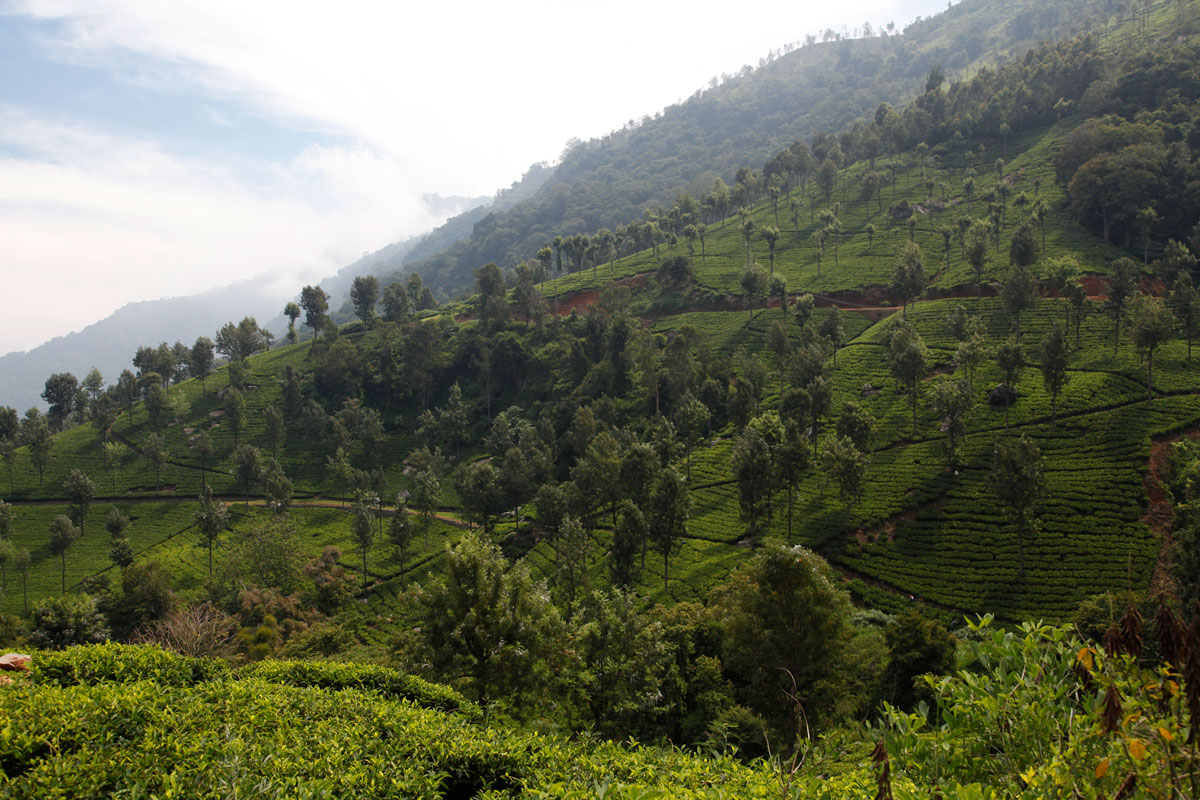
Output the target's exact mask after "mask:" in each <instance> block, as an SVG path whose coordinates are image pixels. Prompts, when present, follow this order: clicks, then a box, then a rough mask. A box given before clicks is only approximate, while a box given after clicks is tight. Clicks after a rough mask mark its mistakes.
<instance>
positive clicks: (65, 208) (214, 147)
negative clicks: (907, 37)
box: [0, 0, 946, 354]
mask: <svg viewBox="0 0 1200 800" xmlns="http://www.w3.org/2000/svg"><path fill="white" fill-rule="evenodd" d="M417 5H419V9H417V10H409V9H408V7H409V6H417ZM945 5H946V3H945V0H935V1H931V0H843V2H840V3H836V4H833V3H815V2H797V0H791V1H790V2H775V0H768V1H767V2H765V3H757V4H755V5H754V6H753V9H752V10H749V11H747V12H746V13H742V12H741V11H740V10H739V8H738V7H737V6H736V4H735V5H733V6H731V5H730V4H729V3H726V2H722V3H708V2H691V3H686V4H685V3H654V2H650V3H646V2H629V1H628V0H608V1H607V2H593V1H592V0H575V1H574V2H562V1H561V0H558V1H557V2H523V1H522V2H510V3H497V2H487V3H477V2H462V3H443V4H434V3H421V4H416V3H393V4H385V3H379V2H356V1H343V2H340V3H338V4H336V5H335V4H333V3H322V4H316V3H306V2H287V3H276V2H254V1H253V0H249V1H248V0H203V2H200V1H198V0H197V1H195V2H193V1H192V0H170V1H169V2H163V0H125V2H110V1H109V0H0V276H2V277H3V279H4V283H3V286H4V291H3V295H2V296H3V298H4V300H3V305H4V313H3V315H2V316H0V354H2V353H6V352H9V351H12V350H23V349H27V348H29V347H33V346H35V345H37V344H40V343H41V342H43V341H45V340H46V339H48V338H51V337H53V336H58V335H62V334H65V333H68V332H70V331H73V330H78V329H80V328H82V327H84V326H85V325H87V324H89V323H91V322H94V321H96V320H98V319H101V318H103V317H105V316H107V315H108V314H110V313H111V312H112V311H113V310H115V309H116V308H118V307H120V306H121V305H123V304H124V303H126V302H128V301H130V300H145V299H153V298H157V297H164V296H172V295H180V294H188V293H192V292H196V291H200V290H203V289H205V288H208V287H210V286H214V285H218V284H223V283H229V282H232V281H235V280H238V279H241V278H245V277H249V276H252V275H258V274H264V273H270V274H273V275H276V276H278V282H277V285H278V288H279V292H280V296H281V297H286V296H287V295H288V294H290V293H291V292H293V291H295V290H296V289H298V288H299V286H300V285H301V284H302V283H303V282H306V281H313V280H316V279H318V278H320V277H324V276H326V275H329V274H332V273H333V272H334V271H336V270H337V269H338V268H339V267H341V266H343V265H345V264H347V263H349V262H350V261H352V260H354V259H355V258H357V257H358V256H359V255H361V254H362V253H363V252H364V251H368V250H375V249H377V248H379V247H382V246H383V245H385V244H387V243H389V242H392V241H396V240H398V239H401V238H404V237H406V236H410V235H413V234H417V233H421V232H423V231H425V230H427V229H429V228H430V227H432V226H433V225H435V224H437V223H439V222H440V221H441V220H439V219H436V218H434V217H433V216H431V215H430V213H429V212H428V210H427V209H426V207H425V205H424V203H423V202H422V200H421V196H422V195H423V194H425V193H438V194H442V195H453V194H460V195H483V194H488V195H490V194H492V193H493V192H494V191H495V190H496V189H497V188H499V187H501V186H508V185H509V184H511V183H512V182H513V181H514V180H517V179H518V178H520V176H521V174H522V173H523V172H524V171H525V169H526V168H528V167H529V165H531V164H533V163H535V162H538V161H553V160H554V159H556V158H557V156H558V154H559V152H561V150H562V148H563V145H564V144H565V143H566V141H567V140H568V139H570V138H571V137H579V138H581V139H589V138H592V137H596V136H601V135H603V134H604V133H606V132H608V131H610V130H613V129H615V128H619V127H620V126H621V125H622V124H624V123H625V122H626V121H627V120H630V119H636V118H640V117H641V116H642V115H644V114H647V113H649V114H653V113H654V112H655V111H657V110H659V109H661V108H663V107H664V106H666V105H670V104H672V103H674V102H676V101H677V100H679V99H681V98H684V97H687V96H688V95H690V94H691V93H692V92H694V91H695V90H696V89H699V88H702V87H704V86H705V85H706V84H707V82H708V80H709V79H710V78H712V77H714V76H719V75H720V74H721V73H726V72H728V73H733V72H736V71H737V70H738V69H739V68H740V67H741V66H742V65H743V64H752V65H753V64H757V63H758V60H759V58H760V57H761V56H763V55H765V54H766V53H767V52H768V51H769V50H771V49H773V48H781V47H782V46H783V45H784V44H785V43H787V42H795V41H798V40H800V39H802V38H803V37H804V35H805V34H806V33H819V32H820V31H822V30H824V29H825V28H827V27H832V28H834V29H835V30H839V31H842V30H845V31H846V32H851V31H853V29H854V28H855V27H856V26H859V25H861V24H862V23H863V22H870V23H871V24H872V25H873V26H878V25H881V24H886V23H887V22H889V21H894V22H895V23H896V24H897V25H898V26H900V27H903V26H904V25H907V24H908V23H909V22H911V21H912V19H913V18H915V17H916V16H918V15H926V16H927V15H929V14H932V13H936V12H937V11H939V10H941V9H944V8H945Z"/></svg>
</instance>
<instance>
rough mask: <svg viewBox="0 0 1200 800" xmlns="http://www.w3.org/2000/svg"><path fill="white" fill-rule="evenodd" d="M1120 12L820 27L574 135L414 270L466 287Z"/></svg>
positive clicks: (1062, 4) (1017, 7)
mask: <svg viewBox="0 0 1200 800" xmlns="http://www.w3.org/2000/svg"><path fill="white" fill-rule="evenodd" d="M1116 9H1117V5H1116V4H1115V3H1110V2H1103V3H1096V2H1081V0H1055V2H1033V0H1022V2H1018V3H1012V2H994V0H964V1H963V2H960V3H957V4H955V5H953V6H948V8H947V10H946V11H945V12H943V13H940V14H938V15H936V16H934V17H930V18H928V19H925V20H921V21H918V22H916V23H914V24H912V25H910V26H909V27H907V28H906V29H905V30H904V31H902V32H900V31H896V30H894V29H893V30H891V31H889V30H887V29H884V28H881V29H880V30H879V31H878V32H877V34H878V35H876V36H873V37H872V36H867V37H864V38H859V39H843V38H841V36H840V35H836V36H834V35H833V34H832V32H830V34H831V36H830V37H828V38H823V41H821V42H817V41H816V39H815V37H811V38H810V39H809V40H808V41H807V42H805V44H804V46H802V47H799V48H796V49H790V48H785V50H788V51H787V52H783V53H782V54H775V55H776V56H777V57H774V58H772V59H766V58H764V59H763V60H762V61H761V62H760V64H759V65H758V68H757V69H752V68H750V67H746V68H744V69H743V70H741V71H739V72H738V73H737V74H736V75H725V76H722V80H721V81H720V82H715V81H714V84H715V85H714V84H710V85H709V86H708V87H706V88H704V89H699V90H697V91H696V93H695V94H694V95H692V96H691V97H689V98H688V99H687V100H685V101H683V102H681V103H678V104H675V105H672V106H669V107H667V108H665V109H663V111H662V112H661V113H657V114H655V115H654V116H653V117H652V118H651V117H649V116H646V117H643V118H642V119H641V120H640V121H632V120H631V124H628V125H626V126H625V127H623V128H621V129H620V130H617V131H614V132H613V133H611V134H609V135H607V136H605V137H602V138H600V139H595V140H592V141H588V142H580V143H578V144H576V145H575V146H574V147H573V148H571V149H570V150H569V151H567V152H565V153H564V155H563V158H562V161H561V163H560V164H559V165H558V166H557V168H556V169H555V171H554V173H553V175H552V176H550V177H549V179H548V180H545V183H544V184H543V185H541V186H540V187H537V189H536V192H534V193H533V196H532V197H530V198H528V199H523V200H522V202H520V203H518V204H516V205H515V206H514V207H513V208H512V209H510V210H508V211H504V212H500V211H497V212H495V213H492V214H488V215H487V216H485V217H483V218H482V219H478V220H477V221H474V222H473V230H472V233H471V235H470V237H469V238H464V239H463V240H461V241H460V242H459V243H458V244H456V245H453V246H450V247H448V248H447V249H446V250H444V251H443V252H441V253H437V254H434V255H427V254H426V253H425V252H424V250H414V252H413V254H412V255H411V256H410V257H409V258H408V259H407V263H406V266H405V269H406V270H412V271H416V272H420V273H421V275H422V276H423V278H424V279H425V281H426V283H428V284H430V285H432V286H436V287H440V288H442V289H444V290H446V291H448V292H452V293H453V292H456V291H462V290H464V289H466V288H468V287H469V286H470V285H471V272H472V270H474V269H476V268H478V267H481V266H483V265H484V264H485V263H487V262H489V261H490V262H495V263H497V264H499V265H501V266H502V267H512V266H515V265H516V264H517V263H518V262H520V261H523V260H525V259H529V258H532V257H533V256H534V254H535V253H536V252H537V250H538V248H540V247H542V246H543V244H544V242H546V241H549V240H550V239H553V238H554V237H555V236H565V237H569V236H573V235H576V234H580V233H594V232H595V231H598V230H600V229H602V228H608V229H610V230H615V229H616V227H617V226H618V225H620V224H624V223H627V222H629V221H630V220H633V219H637V218H639V217H640V216H641V214H642V211H643V210H644V209H654V208H662V207H666V206H669V205H670V204H671V203H672V202H674V201H675V199H676V196H677V195H678V194H679V193H680V192H683V191H686V192H690V193H692V194H693V195H695V196H696V197H697V198H702V197H703V196H704V195H705V194H706V193H707V192H709V190H710V189H711V188H712V185H713V181H714V180H715V179H716V178H721V179H723V180H724V181H725V182H726V183H728V184H729V185H731V186H732V185H733V183H734V178H735V171H736V170H737V168H738V167H741V166H744V165H747V164H754V165H757V164H761V163H762V162H763V161H765V160H766V159H767V158H768V157H769V156H771V155H773V154H775V153H776V152H778V151H779V150H780V149H782V148H784V147H787V146H788V145H790V144H791V143H792V142H794V141H796V140H798V139H808V138H809V137H811V136H812V134H814V133H815V132H817V131H826V132H829V133H837V132H840V131H842V130H844V129H846V128H847V127H849V126H850V125H851V124H852V123H853V122H855V120H860V119H868V120H869V119H873V118H874V117H875V114H876V110H877V108H878V107H879V105H880V104H881V103H889V104H891V105H893V106H897V107H902V106H903V105H905V104H907V103H908V102H909V101H910V100H911V99H912V98H913V97H915V96H916V95H917V94H919V92H920V90H921V87H922V86H923V85H924V83H925V80H926V77H927V75H928V74H929V71H930V68H931V67H932V66H933V65H935V64H936V65H940V67H941V68H942V70H943V71H944V74H945V75H946V76H947V77H948V78H951V79H960V78H964V77H967V76H969V75H971V74H973V73H974V72H975V71H976V70H978V69H980V68H981V67H984V66H987V65H995V64H998V63H1002V62H1003V61H1006V60H1008V59H1009V58H1012V57H1014V56H1016V55H1019V54H1021V53H1023V52H1024V51H1025V50H1026V49H1028V48H1029V47H1032V46H1034V45H1036V44H1038V43H1039V42H1048V41H1056V40H1059V39H1064V38H1067V37H1070V36H1072V35H1074V34H1076V33H1078V32H1079V31H1081V30H1090V29H1099V28H1100V27H1101V24H1102V23H1104V22H1106V21H1107V18H1108V15H1109V14H1111V13H1114V12H1115V11H1116ZM459 224H460V223H458V222H454V221H452V223H448V224H447V227H448V228H449V227H450V226H451V225H455V226H458V225H459Z"/></svg>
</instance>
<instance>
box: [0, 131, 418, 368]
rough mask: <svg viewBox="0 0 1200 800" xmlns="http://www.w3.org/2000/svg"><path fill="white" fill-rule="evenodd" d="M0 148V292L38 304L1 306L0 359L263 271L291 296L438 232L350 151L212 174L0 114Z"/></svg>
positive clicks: (394, 179) (398, 185)
mask: <svg viewBox="0 0 1200 800" xmlns="http://www.w3.org/2000/svg"><path fill="white" fill-rule="evenodd" d="M6 149H15V150H17V151H18V152H23V153H24V154H25V155H24V157H22V158H0V241H3V242H4V247H3V250H4V256H3V258H4V272H5V274H6V283H7V286H6V293H9V294H8V296H9V297H10V298H39V299H41V300H39V301H37V302H19V303H10V304H9V305H10V306H11V307H10V308H9V309H8V310H7V314H6V324H5V326H4V327H3V330H4V334H3V337H4V338H3V340H2V341H0V349H2V350H9V349H23V348H27V347H30V346H33V345H36V344H38V343H40V342H41V341H44V340H45V339H47V338H49V337H51V336H54V335H58V334H61V333H63V332H64V331H65V330H70V329H78V328H80V327H82V326H83V325H85V324H87V323H90V322H93V321H95V320H96V319H99V318H101V317H103V316H105V315H107V314H108V313H109V312H111V311H112V310H113V309H115V308H117V307H119V306H120V305H122V304H124V303H125V302H128V301H129V300H133V299H147V298H155V297H162V296H169V295H180V294H187V293H191V292H196V291H201V290H203V289H206V288H209V287H212V286H215V285H220V284H224V283H230V282H233V281H236V280H240V279H243V278H246V277H249V276H252V275H257V274H261V273H266V272H279V273H282V275H283V276H284V277H283V278H282V279H283V280H287V279H291V280H292V281H293V282H294V283H295V285H296V286H298V285H299V284H300V282H302V281H304V280H314V279H317V278H319V277H323V276H326V275H328V274H331V273H332V272H334V271H336V269H337V268H339V267H341V266H344V265H345V264H346V263H348V262H349V261H352V260H353V259H354V258H357V257H358V256H359V255H361V253H362V251H363V250H364V249H374V248H377V247H380V246H382V245H384V244H386V243H388V242H391V241H395V240H396V239H398V238H402V237H403V236H404V235H407V234H411V233H414V232H417V231H420V230H424V229H427V228H429V227H430V226H432V225H434V224H436V223H437V221H438V220H436V219H434V218H432V217H431V216H430V215H429V213H428V211H427V209H426V207H425V205H424V204H423V202H422V201H421V200H420V199H419V198H418V195H417V193H416V192H415V191H414V190H413V189H412V187H411V186H410V185H408V183H407V182H406V181H405V180H404V178H403V175H402V174H401V172H400V170H399V169H398V167H397V166H396V165H395V164H394V163H392V162H390V161H388V160H387V159H386V158H382V157H380V156H379V155H377V154H374V153H372V152H370V151H369V150H367V149H366V148H363V147H357V148H340V147H324V148H322V147H315V146H314V147H310V148H309V149H307V150H305V151H304V152H303V153H302V154H300V155H299V156H298V157H296V158H294V159H293V160H292V161H290V162H288V163H286V164H276V165H270V166H268V167H265V168H264V167H262V166H260V165H256V164H250V163H245V164H235V165H230V164H227V163H222V164H214V163H209V162H205V161H199V160H186V159H181V158H178V157H173V156H171V155H169V154H166V153H163V152H162V151H161V150H159V149H158V148H156V147H155V146H154V145H152V144H149V143H146V142H141V141H136V140H129V139H123V138H120V137H114V136H112V135H109V134H105V133H102V132H97V131H94V130H90V129H87V128H82V127H79V126H72V125H69V124H64V123H61V122H54V121H48V120H44V119H40V118H37V117H34V116H31V115H29V114H28V113H25V112H22V111H20V110H17V109H12V108H6V109H0V150H6ZM246 175H255V176H257V177H256V180H254V181H253V184H255V188H253V189H252V188H249V186H250V183H251V182H248V181H246V180H245V176H246ZM43 300H44V301H43Z"/></svg>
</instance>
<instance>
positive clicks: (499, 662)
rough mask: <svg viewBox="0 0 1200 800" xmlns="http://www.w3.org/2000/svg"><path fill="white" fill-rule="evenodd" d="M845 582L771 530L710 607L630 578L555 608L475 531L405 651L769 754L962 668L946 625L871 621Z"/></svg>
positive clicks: (526, 703) (531, 699) (496, 692)
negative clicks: (667, 601) (636, 588)
mask: <svg viewBox="0 0 1200 800" xmlns="http://www.w3.org/2000/svg"><path fill="white" fill-rule="evenodd" d="M839 584H840V582H839V581H838V580H837V578H836V576H835V574H834V573H833V571H832V570H831V569H830V567H829V566H828V564H826V563H825V562H824V561H823V560H822V559H821V558H820V557H818V556H816V555H815V554H813V553H812V552H810V551H808V550H805V549H804V548H800V547H789V546H785V545H783V544H781V543H780V542H778V541H773V542H768V543H766V544H765V545H764V546H763V547H761V548H760V549H759V550H758V551H757V553H756V554H755V556H754V557H753V558H752V559H751V560H750V561H749V562H748V563H747V564H746V565H744V566H743V567H741V568H739V569H738V570H737V571H736V572H735V573H734V574H733V575H732V576H731V577H730V580H729V581H728V582H726V583H724V584H723V585H722V586H721V587H719V588H718V589H716V590H714V593H713V596H712V597H711V598H710V602H708V603H706V604H703V605H702V604H699V603H680V604H677V605H674V606H661V607H655V608H651V609H648V610H645V609H642V608H641V607H640V604H639V603H638V602H637V600H636V598H635V597H633V596H632V595H629V594H627V593H625V592H623V591H621V590H620V589H610V590H592V591H589V592H586V593H583V594H582V596H580V597H579V598H577V600H576V601H575V602H571V603H559V604H555V601H554V593H553V592H552V591H551V589H550V587H548V586H547V585H546V584H545V583H543V582H541V581H538V580H536V579H535V578H534V577H533V576H532V575H531V573H530V572H529V570H528V568H527V566H526V564H525V563H524V562H521V561H518V562H516V563H510V562H509V561H508V559H506V558H505V557H504V555H503V554H502V553H501V551H500V550H499V549H498V548H497V547H496V546H495V545H493V544H491V543H490V542H488V541H487V540H486V539H484V538H482V537H479V536H468V537H466V538H465V539H464V540H462V541H461V542H460V543H459V544H458V545H457V546H456V547H454V548H453V549H452V550H451V551H450V553H449V561H448V564H447V569H446V571H445V573H444V574H443V575H442V576H441V577H439V578H438V579H436V580H434V581H433V582H432V583H430V584H429V585H427V586H424V587H419V588H414V589H413V591H412V595H411V598H410V600H411V602H412V604H413V607H414V608H415V609H416V618H415V619H414V621H413V622H414V628H413V629H410V630H408V631H406V632H405V633H404V634H403V635H401V636H399V637H398V638H397V640H396V642H395V644H394V656H395V658H396V659H397V660H398V661H399V663H400V664H401V665H402V666H404V667H406V668H409V669H415V670H420V671H423V672H425V673H426V674H428V675H430V676H431V677H433V678H436V679H439V680H442V681H447V682H451V683H452V684H453V685H456V686H459V687H461V688H462V689H463V690H464V691H465V692H466V693H468V694H469V695H470V696H472V697H474V698H477V699H479V700H482V701H487V702H491V703H498V704H501V705H502V706H504V707H506V708H508V709H511V710H514V711H515V710H517V709H519V711H518V712H517V713H518V714H519V715H521V716H524V717H537V718H539V719H543V720H545V719H557V720H559V721H560V722H562V723H564V724H565V725H567V726H568V727H570V728H572V729H579V728H582V727H589V728H590V729H592V730H594V731H596V732H598V733H600V734H602V735H606V736H612V737H615V738H621V739H624V738H628V737H634V738H637V739H640V740H643V741H644V740H647V739H661V738H669V739H670V740H671V741H674V742H676V743H709V744H711V745H719V746H727V745H729V744H737V745H738V746H739V748H740V752H741V753H742V754H743V755H744V756H751V757H752V756H756V755H765V754H766V752H767V748H768V747H769V746H770V743H775V744H776V746H779V745H780V743H784V742H791V741H794V737H795V735H796V734H797V733H798V732H801V731H798V730H797V726H798V724H801V719H803V720H804V722H806V723H807V724H808V725H809V732H811V733H814V734H815V733H818V732H820V731H823V730H828V729H829V727H830V726H832V725H834V724H836V723H838V722H840V721H846V720H850V719H857V718H860V715H861V714H863V713H866V712H867V711H868V709H869V708H870V707H871V706H872V705H873V704H875V703H877V702H878V701H879V700H880V699H887V700H889V701H891V702H893V703H897V704H898V705H900V706H901V707H911V706H912V705H914V704H915V703H916V702H918V701H919V700H920V699H921V698H922V697H924V696H925V695H924V694H923V693H922V690H921V689H920V688H919V684H918V683H916V682H914V678H915V676H917V675H919V674H923V673H930V672H932V673H941V672H945V671H947V670H949V669H950V668H951V667H952V665H953V652H954V638H953V637H952V636H951V635H950V634H949V633H948V632H947V631H946V630H945V628H943V627H942V626H941V625H940V624H938V623H936V622H931V621H929V620H926V619H923V618H922V617H921V616H920V615H919V614H917V613H916V612H911V613H909V614H905V615H902V616H899V617H895V618H892V617H888V616H886V615H874V616H872V617H871V618H870V621H867V620H866V619H865V618H863V617H862V616H861V615H856V614H855V613H854V612H853V610H852V607H851V605H850V602H849V597H848V595H847V594H846V593H845V591H844V590H843V589H842V588H841V587H840V585H839ZM484 587H486V591H482V590H481V589H483V588H484ZM789 698H791V699H790V700H789ZM798 710H799V711H800V714H799V715H798V714H797V711H798ZM801 715H802V716H801Z"/></svg>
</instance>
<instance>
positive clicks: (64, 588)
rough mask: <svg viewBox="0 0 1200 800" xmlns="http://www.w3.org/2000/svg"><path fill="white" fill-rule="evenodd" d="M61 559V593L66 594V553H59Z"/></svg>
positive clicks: (64, 551)
mask: <svg viewBox="0 0 1200 800" xmlns="http://www.w3.org/2000/svg"><path fill="white" fill-rule="evenodd" d="M59 556H60V557H61V558H62V593H63V594H66V593H67V551H66V550H63V551H62V552H61V553H59Z"/></svg>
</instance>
